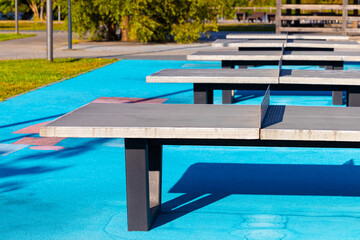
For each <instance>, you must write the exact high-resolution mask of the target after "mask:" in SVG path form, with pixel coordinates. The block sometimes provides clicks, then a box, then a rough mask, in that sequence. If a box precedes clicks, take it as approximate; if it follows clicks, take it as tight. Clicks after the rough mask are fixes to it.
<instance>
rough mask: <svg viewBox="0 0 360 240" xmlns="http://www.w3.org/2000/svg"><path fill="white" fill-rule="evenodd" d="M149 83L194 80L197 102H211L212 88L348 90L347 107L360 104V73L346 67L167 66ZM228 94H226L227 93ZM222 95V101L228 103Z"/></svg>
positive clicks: (147, 79) (149, 78)
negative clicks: (250, 67)
mask: <svg viewBox="0 0 360 240" xmlns="http://www.w3.org/2000/svg"><path fill="white" fill-rule="evenodd" d="M146 82H148V83H192V84H194V103H195V104H212V103H213V91H214V90H216V89H219V90H227V91H228V90H229V89H231V90H232V89H235V90H236V89H241V90H243V89H246V90H263V89H265V88H266V86H267V85H271V89H273V90H297V91H325V90H326V91H340V92H342V91H346V94H347V103H346V104H347V106H352V107H360V73H359V72H358V71H343V70H295V69H293V70H286V69H281V70H280V71H279V69H240V70H239V69H164V70H161V71H159V72H156V73H154V74H151V75H149V76H147V77H146ZM225 94H226V93H225ZM227 98H229V96H223V103H229V101H233V100H231V99H230V100H229V99H227Z"/></svg>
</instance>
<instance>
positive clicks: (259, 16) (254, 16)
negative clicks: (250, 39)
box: [248, 12, 265, 22]
mask: <svg viewBox="0 0 360 240" xmlns="http://www.w3.org/2000/svg"><path fill="white" fill-rule="evenodd" d="M264 17H265V13H264V12H254V13H253V14H252V15H250V16H249V17H248V21H251V22H256V21H260V22H262V21H263V19H264Z"/></svg>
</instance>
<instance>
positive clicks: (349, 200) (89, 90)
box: [0, 60, 360, 240]
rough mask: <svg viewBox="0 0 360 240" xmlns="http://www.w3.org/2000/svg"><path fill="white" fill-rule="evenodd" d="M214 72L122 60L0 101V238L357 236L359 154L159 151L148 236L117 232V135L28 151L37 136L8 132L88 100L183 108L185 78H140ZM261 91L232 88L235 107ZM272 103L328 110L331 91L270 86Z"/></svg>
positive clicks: (120, 211) (122, 206)
mask: <svg viewBox="0 0 360 240" xmlns="http://www.w3.org/2000/svg"><path fill="white" fill-rule="evenodd" d="M218 67H220V64H219V63H218V62H188V61H158V60H156V61H155V60H123V61H119V62H116V63H114V64H111V65H108V66H106V67H103V68H101V69H98V70H95V71H92V72H89V73H87V74H84V75H81V76H78V77H75V78H72V79H70V80H67V81H63V82H60V83H57V84H54V85H51V86H48V87H45V88H41V89H39V90H36V91H32V92H29V93H27V94H24V95H21V96H18V97H15V98H13V99H10V100H8V101H4V102H1V103H0V113H1V118H0V239H4V240H12V239H14V240H15V239H16V240H18V239H22V240H42V239H66V240H67V239H76V240H81V239H86V240H91V239H101V240H115V239H134V240H135V239H136V240H138V239H139V240H142V239H143V240H152V239H154V240H167V239H184V240H192V239H194V240H200V239H206V240H212V239H222V240H225V239H226V240H227V239H230V240H232V239H234V240H235V239H236V240H245V239H246V240H257V239H265V240H275V239H276V240H280V239H360V168H359V169H358V165H359V163H360V149H316V148H265V147H199V146H196V147H194V146H165V147H164V157H163V159H164V160H163V199H162V201H163V213H162V214H161V215H160V217H159V219H158V220H157V221H156V223H155V225H154V227H153V229H152V230H151V231H149V232H128V231H127V222H126V193H125V168H124V164H125V160H124V147H123V146H124V145H123V140H122V139H69V138H68V139H64V140H62V141H59V142H58V143H57V144H56V146H61V147H63V148H64V149H62V150H59V151H55V150H36V148H33V147H34V146H33V145H32V144H31V141H34V140H39V135H38V134H37V133H31V131H30V132H29V133H14V132H15V131H18V130H20V129H23V128H26V127H29V126H33V125H36V124H39V123H42V122H46V121H50V120H52V119H54V118H56V117H58V116H60V115H62V114H65V113H67V112H69V111H72V110H74V109H76V108H78V107H80V106H82V105H84V104H86V103H88V102H90V101H93V100H95V99H97V98H99V97H137V98H154V97H156V98H167V99H168V100H167V101H166V102H165V104H172V103H186V104H192V101H193V93H192V85H191V84H159V83H151V84H150V83H146V82H145V77H146V76H147V75H149V74H152V73H154V72H156V71H158V70H161V69H164V68H218ZM300 68H301V67H300ZM303 68H307V67H306V66H304V67H303ZM347 69H349V70H356V69H358V66H356V65H354V64H348V65H347ZM358 70H360V69H358ZM264 90H265V89H264ZM261 95H262V92H261V91H238V92H237V100H238V101H239V102H238V104H258V103H259V101H260V99H261ZM220 98H221V95H220V92H217V93H216V94H215V101H216V102H217V103H219V102H220ZM271 102H272V103H273V104H291V105H319V106H329V105H331V93H330V92H273V94H272V96H271ZM25 138H26V139H30V140H31V141H30V143H25V142H22V141H24V139H25ZM17 141H20V142H22V144H14V143H15V142H17ZM31 148H32V149H31Z"/></svg>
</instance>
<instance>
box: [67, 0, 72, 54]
mask: <svg viewBox="0 0 360 240" xmlns="http://www.w3.org/2000/svg"><path fill="white" fill-rule="evenodd" d="M68 49H72V26H71V0H69V2H68Z"/></svg>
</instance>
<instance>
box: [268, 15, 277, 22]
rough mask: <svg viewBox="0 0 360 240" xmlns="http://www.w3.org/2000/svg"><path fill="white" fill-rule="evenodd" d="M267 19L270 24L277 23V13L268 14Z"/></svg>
mask: <svg viewBox="0 0 360 240" xmlns="http://www.w3.org/2000/svg"><path fill="white" fill-rule="evenodd" d="M266 17H267V20H268V21H269V22H275V19H276V14H275V13H266Z"/></svg>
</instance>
